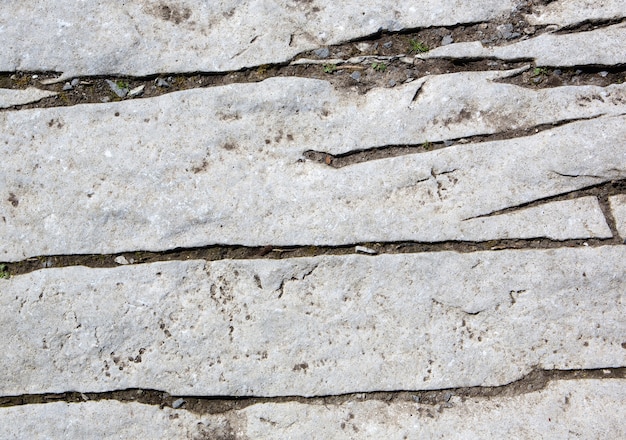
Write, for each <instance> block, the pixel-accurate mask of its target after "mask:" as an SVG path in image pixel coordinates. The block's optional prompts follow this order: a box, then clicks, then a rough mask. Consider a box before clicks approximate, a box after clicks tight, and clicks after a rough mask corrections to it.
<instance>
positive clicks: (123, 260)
mask: <svg viewBox="0 0 626 440" xmlns="http://www.w3.org/2000/svg"><path fill="white" fill-rule="evenodd" d="M113 261H115V262H116V263H117V264H128V260H127V259H126V258H125V257H124V255H120V256H119V257H115V260H113Z"/></svg>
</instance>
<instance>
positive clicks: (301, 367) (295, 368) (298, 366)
mask: <svg viewBox="0 0 626 440" xmlns="http://www.w3.org/2000/svg"><path fill="white" fill-rule="evenodd" d="M307 368H309V364H307V363H306V362H303V363H301V364H296V365H294V366H293V371H306V370H307Z"/></svg>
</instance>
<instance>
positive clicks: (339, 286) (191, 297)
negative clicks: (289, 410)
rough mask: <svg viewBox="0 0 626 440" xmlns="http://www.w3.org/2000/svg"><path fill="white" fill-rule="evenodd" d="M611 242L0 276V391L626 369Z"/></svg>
mask: <svg viewBox="0 0 626 440" xmlns="http://www.w3.org/2000/svg"><path fill="white" fill-rule="evenodd" d="M625 261H626V246H605V247H597V248H563V249H554V250H525V251H522V250H514V251H513V250H508V251H498V252H475V253H469V254H459V253H455V252H435V253H424V254H398V255H380V256H360V255H349V256H322V257H311V258H295V259H288V260H220V261H214V262H204V261H185V262H180V261H176V262H162V263H153V264H147V265H136V266H119V267H116V268H113V269H89V268H84V267H67V268H60V269H46V270H40V271H36V272H32V273H30V274H26V275H20V276H15V277H12V278H10V279H8V280H0V282H1V284H0V286H1V288H2V292H3V295H2V296H1V297H0V309H1V310H3V313H2V315H0V328H2V329H4V332H5V337H4V338H3V339H2V340H1V341H0V351H1V352H2V353H4V357H3V358H2V360H1V364H0V366H1V368H2V370H3V371H4V372H5V373H4V374H3V375H2V376H0V390H1V392H2V394H3V395H19V394H23V393H44V392H61V391H66V390H70V389H71V390H76V391H83V392H87V391H107V390H115V389H127V388H147V389H162V390H165V391H167V392H169V393H170V394H173V395H229V396H245V395H255V396H280V395H306V396H310V395H329V394H342V393H349V392H364V391H379V390H399V389H400V390H402V389H409V390H412V389H415V390H419V389H442V388H450V387H461V386H481V385H502V384H506V383H509V382H511V381H513V380H516V379H519V378H520V377H522V376H523V375H525V374H527V373H528V372H529V371H531V370H532V369H533V368H545V369H585V368H588V369H590V368H603V367H619V366H626V350H624V349H623V348H622V345H621V344H622V343H623V342H624V334H625V331H626V324H625V323H624V319H623V316H624V313H625V312H626V310H624V293H625V292H626V289H625V288H624V287H625V286H626V270H624V269H625Z"/></svg>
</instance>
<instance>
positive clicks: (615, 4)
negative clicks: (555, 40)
mask: <svg viewBox="0 0 626 440" xmlns="http://www.w3.org/2000/svg"><path fill="white" fill-rule="evenodd" d="M535 9H536V12H535V13H534V14H529V15H527V16H526V20H528V22H529V23H530V24H532V25H535V26H541V25H549V24H556V25H558V26H573V25H576V24H579V23H583V22H586V21H599V20H615V19H619V18H622V17H626V3H624V0H602V1H597V0H559V1H555V2H554V1H553V2H550V3H549V4H547V5H538V6H535Z"/></svg>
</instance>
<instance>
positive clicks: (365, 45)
mask: <svg viewBox="0 0 626 440" xmlns="http://www.w3.org/2000/svg"><path fill="white" fill-rule="evenodd" d="M355 46H356V48H357V49H358V50H359V52H367V51H368V50H369V49H370V47H371V44H369V43H357V44H355Z"/></svg>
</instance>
